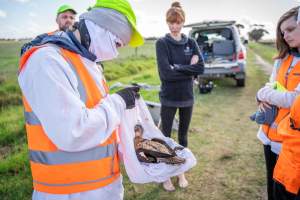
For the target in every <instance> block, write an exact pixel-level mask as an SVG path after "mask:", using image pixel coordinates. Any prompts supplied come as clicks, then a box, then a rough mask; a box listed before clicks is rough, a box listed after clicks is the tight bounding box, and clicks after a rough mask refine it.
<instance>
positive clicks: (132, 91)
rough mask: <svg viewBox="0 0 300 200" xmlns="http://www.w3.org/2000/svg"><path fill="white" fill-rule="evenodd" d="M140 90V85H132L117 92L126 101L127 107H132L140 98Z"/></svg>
mask: <svg viewBox="0 0 300 200" xmlns="http://www.w3.org/2000/svg"><path fill="white" fill-rule="evenodd" d="M139 91H140V87H138V86H132V87H127V88H124V89H122V90H119V91H117V92H116V93H117V94H118V95H120V96H121V97H122V99H123V100H124V101H125V104H126V109H131V108H134V106H135V99H138V98H140V94H139Z"/></svg>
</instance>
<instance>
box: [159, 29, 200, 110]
mask: <svg viewBox="0 0 300 200" xmlns="http://www.w3.org/2000/svg"><path fill="white" fill-rule="evenodd" d="M193 55H198V56H199V61H198V63H197V64H194V65H191V64H190V62H191V58H192V56H193ZM156 58H157V65H158V72H159V77H160V80H161V91H160V94H159V96H160V101H161V104H162V105H164V106H170V107H188V106H192V105H193V103H194V96H193V77H194V76H196V75H199V74H202V73H203V71H204V63H203V57H202V55H201V53H200V50H199V47H198V45H197V43H196V41H195V40H194V39H191V38H188V37H186V36H185V35H184V34H182V39H181V40H180V41H176V40H174V39H173V38H172V37H171V36H170V35H169V34H167V35H166V36H165V37H163V38H160V39H159V40H158V41H157V42H156Z"/></svg>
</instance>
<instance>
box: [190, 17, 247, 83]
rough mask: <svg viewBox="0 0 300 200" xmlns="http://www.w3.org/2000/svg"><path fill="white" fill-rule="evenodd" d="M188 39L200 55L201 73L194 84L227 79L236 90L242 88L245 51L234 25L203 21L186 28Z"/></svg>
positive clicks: (232, 22) (244, 72)
mask: <svg viewBox="0 0 300 200" xmlns="http://www.w3.org/2000/svg"><path fill="white" fill-rule="evenodd" d="M185 27H190V28H192V29H191V31H190V32H189V36H190V37H192V38H194V39H195V40H196V41H197V43H198V45H199V47H200V50H201V52H202V55H203V58H204V62H205V70H204V74H203V75H200V76H199V77H198V80H199V81H200V82H201V81H204V80H212V79H216V78H221V77H231V78H234V79H235V80H236V85H237V86H238V87H244V86H245V80H246V70H245V67H246V48H245V46H244V44H243V43H242V42H241V39H240V34H239V31H238V29H237V27H236V26H235V21H203V22H200V23H195V24H189V25H186V26H185Z"/></svg>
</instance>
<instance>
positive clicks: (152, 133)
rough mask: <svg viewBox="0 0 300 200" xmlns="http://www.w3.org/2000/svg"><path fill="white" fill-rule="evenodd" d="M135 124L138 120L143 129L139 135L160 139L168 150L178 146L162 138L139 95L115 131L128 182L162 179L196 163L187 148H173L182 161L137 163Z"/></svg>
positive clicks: (172, 141) (181, 171)
mask: <svg viewBox="0 0 300 200" xmlns="http://www.w3.org/2000/svg"><path fill="white" fill-rule="evenodd" d="M137 123H140V124H141V125H142V126H143V128H144V134H143V138H145V139H152V138H160V139H162V140H164V141H165V142H166V143H167V144H168V145H170V147H171V148H172V149H173V148H174V147H175V146H178V144H177V143H176V142H175V141H174V140H173V139H171V138H168V137H165V136H164V135H163V134H162V132H161V131H160V130H159V129H158V128H157V127H156V126H155V124H154V122H153V120H152V117H151V115H150V112H149V110H148V108H147V105H146V104H145V102H144V100H143V99H142V98H140V99H139V100H137V101H136V107H135V108H134V109H130V110H126V111H125V113H124V115H123V119H121V126H120V132H119V137H120V145H119V151H120V155H121V156H122V159H123V162H124V165H125V170H126V172H127V175H128V177H129V179H130V181H131V182H133V183H149V182H164V181H166V180H167V179H169V178H170V177H172V176H177V175H179V174H182V173H184V172H186V171H188V170H189V169H191V168H192V167H194V166H195V165H196V163H197V161H196V158H195V156H194V155H193V153H192V152H191V151H190V150H189V149H187V148H185V149H183V150H181V151H176V153H177V155H178V156H180V157H182V158H185V159H186V161H185V163H184V164H180V165H169V164H165V163H157V164H153V163H150V164H149V163H142V162H140V161H139V160H138V159H137V156H136V152H135V149H134V137H135V132H134V126H135V125H136V124H137Z"/></svg>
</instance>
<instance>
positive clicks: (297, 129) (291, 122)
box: [290, 118, 300, 131]
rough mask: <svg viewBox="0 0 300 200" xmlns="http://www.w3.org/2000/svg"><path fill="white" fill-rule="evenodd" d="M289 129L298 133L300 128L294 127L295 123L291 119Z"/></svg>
mask: <svg viewBox="0 0 300 200" xmlns="http://www.w3.org/2000/svg"><path fill="white" fill-rule="evenodd" d="M290 127H291V129H293V130H296V131H300V128H296V127H295V121H294V120H293V119H292V118H290Z"/></svg>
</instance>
